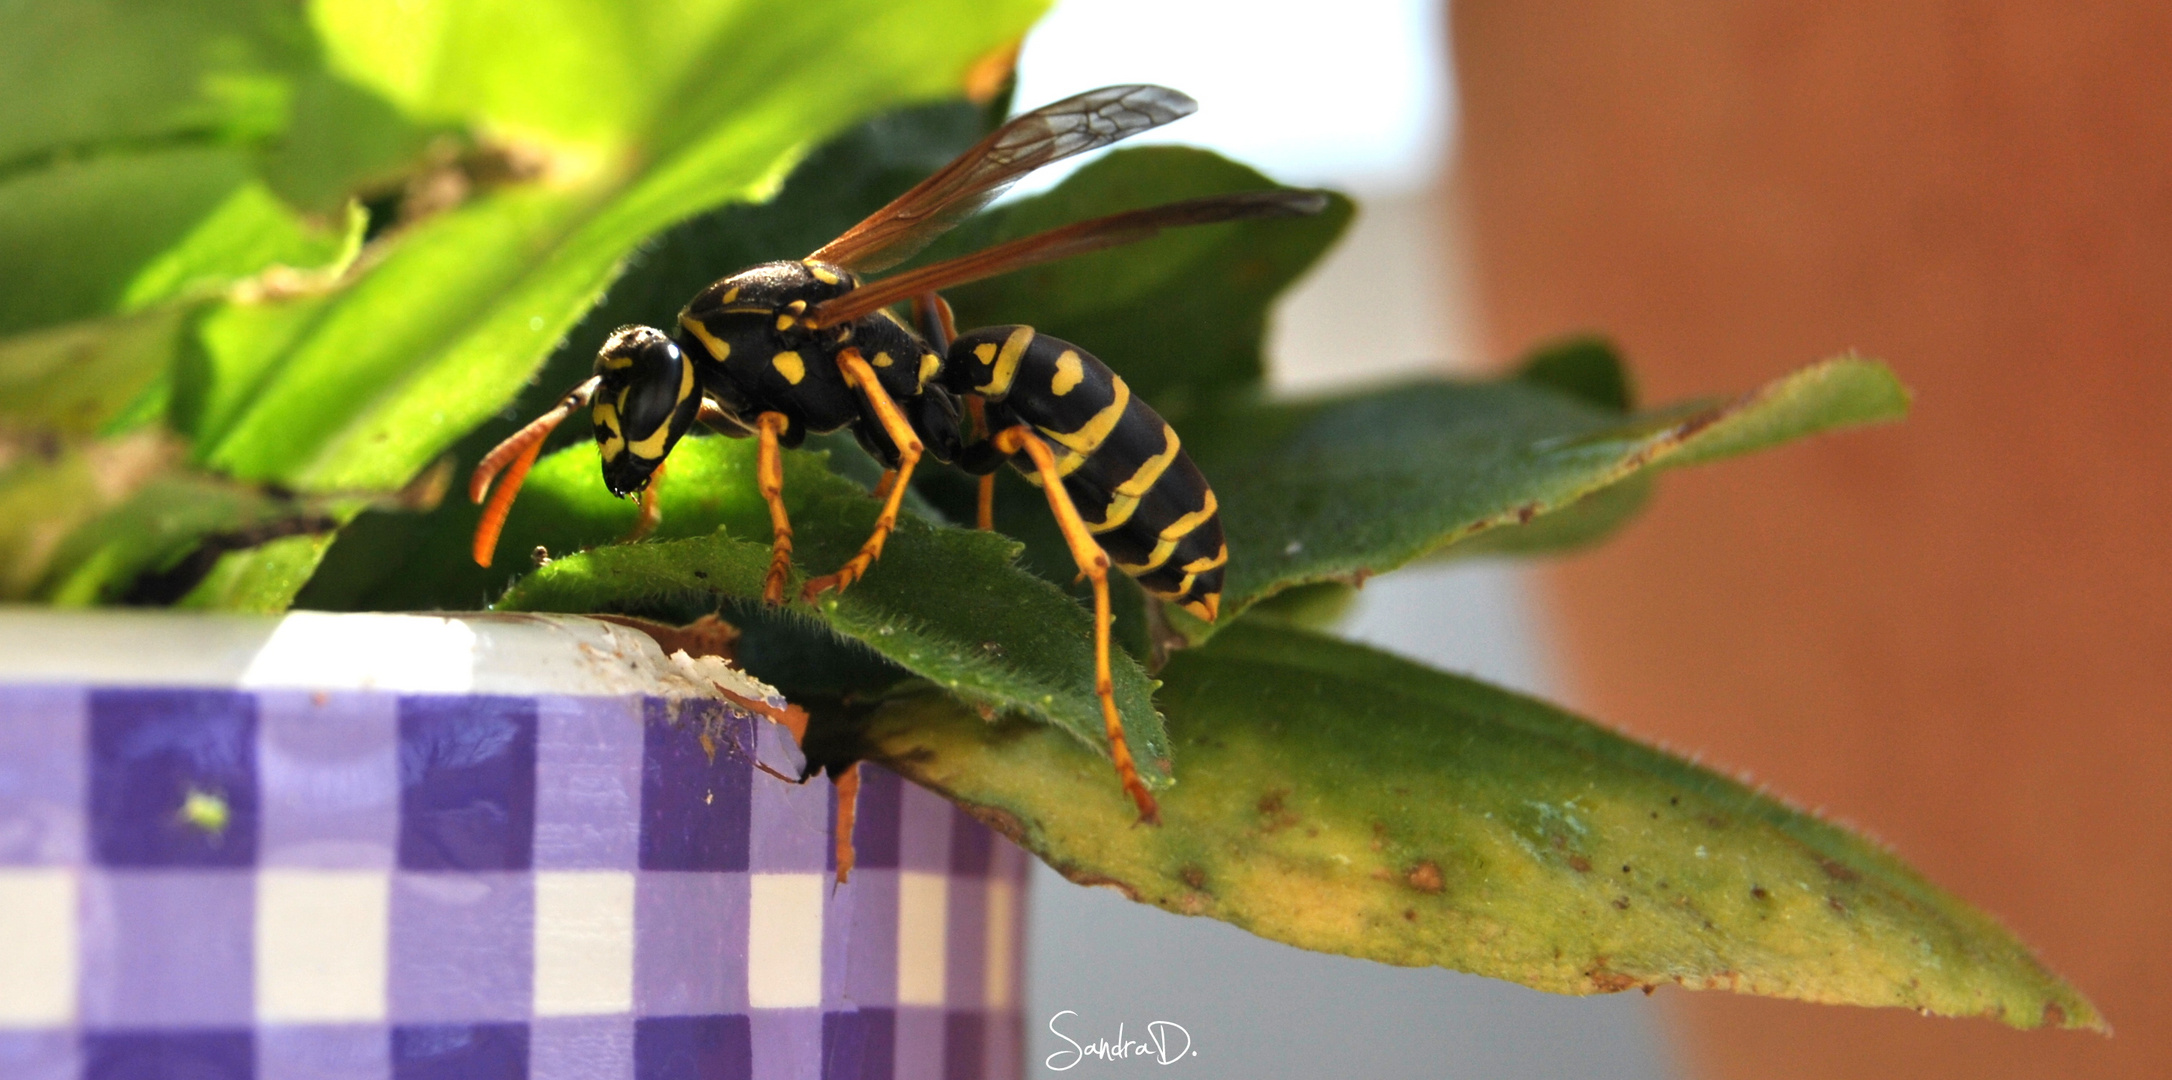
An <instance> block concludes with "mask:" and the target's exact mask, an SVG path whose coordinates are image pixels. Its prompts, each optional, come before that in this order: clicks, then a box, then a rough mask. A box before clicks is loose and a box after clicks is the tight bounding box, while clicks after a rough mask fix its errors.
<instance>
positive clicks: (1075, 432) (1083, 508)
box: [943, 326, 1229, 619]
mask: <svg viewBox="0 0 2172 1080" xmlns="http://www.w3.org/2000/svg"><path fill="white" fill-rule="evenodd" d="M943 377H944V381H945V382H946V383H947V385H949V387H950V389H951V390H952V392H954V393H963V394H979V395H981V396H983V397H985V398H987V399H988V401H989V403H990V404H991V406H994V409H993V410H992V411H993V414H994V415H995V416H996V417H1005V418H1015V420H1017V421H1019V422H1022V423H1025V424H1027V425H1028V426H1030V427H1032V428H1033V429H1034V431H1036V432H1038V433H1039V434H1040V436H1041V438H1042V439H1043V440H1044V441H1045V442H1047V443H1048V446H1049V449H1050V450H1051V451H1053V452H1054V454H1055V458H1056V467H1057V472H1058V473H1059V474H1060V475H1062V476H1063V478H1064V490H1065V491H1067V492H1069V493H1070V495H1071V501H1072V502H1073V503H1074V504H1075V505H1077V507H1078V510H1079V514H1080V515H1081V516H1082V517H1084V518H1085V519H1086V523H1087V526H1088V528H1089V529H1090V530H1091V531H1092V532H1093V533H1094V539H1095V540H1097V541H1098V542H1099V543H1100V544H1101V547H1102V549H1103V550H1104V551H1107V552H1108V554H1109V558H1110V560H1111V561H1112V562H1114V563H1115V564H1116V568H1117V569H1119V570H1122V571H1123V572H1124V573H1126V574H1129V575H1131V576H1132V577H1134V578H1137V579H1138V580H1139V583H1140V584H1141V585H1144V586H1145V587H1146V588H1147V589H1148V590H1149V591H1151V592H1153V593H1154V594H1155V595H1157V596H1160V597H1162V598H1164V599H1167V600H1171V601H1174V602H1176V603H1177V604H1179V605H1181V606H1183V607H1185V608H1188V609H1191V610H1192V611H1193V612H1194V613H1195V614H1198V615H1200V616H1201V617H1202V618H1207V619H1212V618H1213V617H1214V615H1215V612H1216V610H1217V609H1218V608H1219V606H1220V597H1221V591H1222V573H1223V566H1224V564H1225V563H1227V562H1228V561H1229V550H1228V548H1227V547H1226V546H1225V545H1224V543H1223V540H1222V522H1221V518H1220V516H1219V514H1218V512H1217V508H1216V505H1215V501H1214V489H1213V488H1211V487H1209V486H1208V485H1207V478H1206V477H1205V475H1203V474H1201V473H1200V471H1199V467H1198V466H1197V465H1194V464H1192V460H1191V456H1190V455H1188V454H1186V453H1185V452H1184V447H1183V442H1182V440H1181V439H1179V438H1178V437H1177V433H1176V429H1175V428H1172V427H1170V426H1169V424H1168V423H1167V422H1166V421H1164V420H1163V419H1162V418H1161V414H1159V413H1157V412H1155V411H1154V409H1153V406H1151V405H1148V404H1147V403H1146V402H1145V401H1143V400H1141V399H1140V398H1138V397H1135V396H1133V395H1132V393H1131V388H1130V387H1128V386H1126V385H1125V384H1124V380H1123V378H1122V377H1121V376H1119V375H1117V374H1116V373H1115V372H1114V371H1111V370H1109V367H1108V365H1106V364H1103V363H1102V362H1101V361H1100V360H1099V359H1097V358H1096V357H1095V356H1094V355H1093V354H1092V353H1089V352H1087V351H1086V350H1084V349H1081V348H1079V347H1078V346H1076V345H1073V344H1071V343H1070V342H1068V341H1064V340H1062V339H1059V338H1053V337H1049V336H1048V335H1046V334H1037V333H1035V332H1034V330H1033V329H1032V328H1031V327H1026V326H994V327H988V328H986V329H982V330H975V331H973V332H971V333H968V334H965V335H963V336H961V337H959V338H958V340H957V341H955V342H953V343H952V344H951V347H950V355H949V357H948V359H947V361H946V362H945V364H944V372H943ZM1020 471H1021V472H1022V473H1024V474H1025V475H1026V478H1027V479H1028V480H1030V481H1035V482H1038V478H1037V477H1036V476H1035V475H1034V474H1033V472H1032V471H1031V470H1027V469H1021V470H1020Z"/></svg>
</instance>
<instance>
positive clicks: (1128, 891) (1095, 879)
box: [1057, 866, 1139, 904]
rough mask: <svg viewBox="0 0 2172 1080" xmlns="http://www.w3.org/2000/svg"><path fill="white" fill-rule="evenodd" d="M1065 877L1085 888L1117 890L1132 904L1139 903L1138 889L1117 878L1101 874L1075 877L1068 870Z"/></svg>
mask: <svg viewBox="0 0 2172 1080" xmlns="http://www.w3.org/2000/svg"><path fill="white" fill-rule="evenodd" d="M1057 869H1058V870H1063V868H1062V867H1060V866H1059V867H1057ZM1063 876H1065V877H1067V878H1070V879H1071V880H1072V881H1074V882H1076V883H1078V884H1080V885H1085V886H1088V887H1097V886H1098V887H1104V888H1110V889H1115V890H1116V891H1117V892H1120V893H1123V894H1124V899H1126V900H1129V901H1131V902H1132V903H1134V904H1136V903H1138V902H1139V890H1137V889H1134V888H1132V887H1131V886H1130V885H1127V884H1125V883H1124V882H1121V881H1118V880H1116V879H1115V878H1112V877H1103V876H1102V875H1100V874H1075V875H1074V874H1072V873H1071V872H1069V871H1068V870H1064V874H1063Z"/></svg>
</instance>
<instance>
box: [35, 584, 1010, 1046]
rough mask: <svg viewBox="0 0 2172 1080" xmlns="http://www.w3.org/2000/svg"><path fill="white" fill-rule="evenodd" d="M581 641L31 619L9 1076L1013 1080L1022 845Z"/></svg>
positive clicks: (411, 629) (380, 620)
mask: <svg viewBox="0 0 2172 1080" xmlns="http://www.w3.org/2000/svg"><path fill="white" fill-rule="evenodd" d="M736 679H738V676H737V675H736V673H732V672H729V671H727V670H726V669H724V668H723V667H722V665H721V664H720V663H719V662H717V661H713V660H711V661H706V662H693V661H688V660H687V659H686V658H685V657H684V655H683V654H681V655H680V656H679V657H676V658H667V657H666V656H664V655H663V653H662V652H661V651H660V650H659V649H658V648H657V646H656V644H655V643H654V642H653V641H651V640H650V639H649V638H648V637H646V636H645V635H643V634H641V633H639V632H636V631H633V630H629V629H626V628H624V627H619V626H614V625H611V624H607V623H602V622H597V621H593V620H587V619H580V618H570V617H535V616H518V617H510V616H508V617H501V616H446V617H435V616H404V615H320V614H306V613H305V614H294V615H289V616H286V617H284V618H256V617H228V616H189V615H175V614H148V613H146V614H135V613H88V614H61V613H45V612H28V611H18V612H11V613H7V614H0V1076H6V1077H9V1078H41V1080H42V1078H47V1077H51V1078H55V1080H58V1078H64V1077H65V1078H74V1077H79V1076H80V1077H86V1078H96V1080H107V1078H128V1080H139V1078H142V1080H149V1078H166V1077H172V1078H177V1080H178V1078H183V1077H186V1078H188V1080H211V1078H227V1077H232V1078H237V1080H238V1078H252V1077H255V1078H263V1080H279V1078H290V1077H291V1078H310V1080H327V1078H340V1080H345V1078H349V1077H353V1078H364V1077H368V1078H388V1077H389V1078H399V1080H405V1078H410V1077H417V1078H419V1077H459V1078H463V1080H494V1078H500V1077H503V1078H525V1077H535V1078H538V1080H542V1078H556V1077H564V1078H568V1080H572V1078H576V1077H577V1078H580V1080H598V1078H611V1077H628V1078H639V1080H664V1078H673V1080H676V1078H682V1077H683V1078H689V1080H691V1078H696V1077H699V1078H702V1080H710V1078H716V1077H764V1078H769V1077H808V1078H814V1077H889V1076H893V1075H894V1076H947V1077H958V1076H965V1077H975V1076H995V1075H1004V1076H1014V1075H1017V1073H1018V1071H1019V1065H1018V1053H1019V1050H1018V1048H1019V1045H1020V1030H1019V1028H1020V1022H1019V1014H1018V1011H1017V987H1018V985H1019V980H1018V973H1017V965H1018V961H1019V948H1018V942H1019V927H1020V915H1021V905H1020V902H1019V899H1020V888H1021V886H1022V884H1023V881H1024V870H1025V862H1024V858H1023V856H1022V855H1021V853H1019V852H1018V851H1017V850H1016V849H1015V848H1013V847H1011V846H1010V845H1009V844H1008V843H1007V842H1005V841H1002V840H1000V839H998V838H997V837H995V836H994V835H993V834H992V833H990V832H989V831H988V830H986V829H984V828H983V827H981V826H980V825H978V824H977V823H975V822H973V821H972V820H970V819H968V818H966V817H965V816H963V815H962V814H960V813H958V812H957V811H955V810H954V809H953V808H951V807H950V805H949V804H947V803H945V802H943V801H941V800H939V799H937V798H935V797H934V796H931V795H928V794H927V793H925V792H922V791H920V790H919V789H917V788H913V787H911V786H910V785H904V784H901V783H900V782H899V781H898V780H897V778H896V777H895V776H893V775H891V774H888V773H885V772H882V771H881V770H879V769H872V768H870V769H868V770H867V772H868V776H867V779H866V783H865V790H864V792H863V794H862V797H861V802H860V825H859V828H858V829H857V833H858V851H859V866H858V868H857V869H856V870H855V871H854V872H853V874H852V879H851V881H850V882H849V883H848V884H844V885H841V886H839V885H835V884H834V874H833V863H832V859H833V856H832V851H833V842H832V830H833V828H834V822H835V817H836V810H835V798H834V794H833V790H832V788H831V786H830V785H829V783H828V782H827V781H824V780H819V779H818V780H816V781H813V782H810V783H806V784H793V783H789V782H786V781H785V780H782V779H779V778H777V777H775V776H772V775H770V774H769V773H768V772H765V771H764V770H763V769H761V768H759V767H758V766H757V762H762V763H766V764H768V765H770V766H771V767H773V768H776V769H777V770H778V771H781V772H783V773H785V774H786V775H796V772H797V765H798V755H797V749H796V747H795V746H794V745H793V744H792V740H791V736H790V735H789V734H788V733H787V732H786V731H785V730H784V729H783V728H781V727H779V726H777V725H774V724H771V723H769V722H767V721H764V720H761V719H759V718H757V717H755V716H752V715H750V714H749V713H748V712H746V711H745V710H743V709H740V708H738V707H736V706H734V705H732V704H730V703H729V700H728V699H727V697H726V696H725V695H724V694H722V693H719V691H718V685H719V682H720V681H721V682H722V683H723V684H724V686H725V688H726V689H731V690H733V691H734V692H737V693H739V694H741V695H743V696H759V695H762V694H765V693H768V691H767V688H765V687H760V686H759V684H751V683H746V682H738V681H733V680H736Z"/></svg>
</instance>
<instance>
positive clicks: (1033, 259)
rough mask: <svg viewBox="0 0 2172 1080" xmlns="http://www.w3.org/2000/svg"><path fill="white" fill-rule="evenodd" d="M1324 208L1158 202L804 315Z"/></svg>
mask: <svg viewBox="0 0 2172 1080" xmlns="http://www.w3.org/2000/svg"><path fill="white" fill-rule="evenodd" d="M1326 207H1327V196H1326V195H1324V194H1321V193H1320V192H1317V191H1240V192H1236V193H1234V194H1229V195H1210V196H1207V197H1206V198H1202V199H1186V200H1184V201H1183V202H1173V203H1165V204H1163V205H1161V206H1154V207H1148V208H1147V209H1144V210H1127V211H1125V212H1124V213H1121V214H1110V215H1109V216H1107V217H1098V218H1092V219H1089V220H1086V221H1081V222H1077V223H1075V224H1071V225H1065V226H1063V227H1062V228H1058V229H1050V230H1048V231H1047V232H1038V233H1034V234H1033V235H1032V236H1027V237H1022V238H1020V239H1017V240H1013V241H1011V242H1010V243H1007V244H997V245H996V246H994V247H992V248H987V249H985V250H982V251H976V252H974V253H973V254H971V255H961V256H959V257H957V258H955V259H945V260H943V261H942V262H939V263H930V264H928V265H926V266H922V267H918V268H916V269H913V270H908V271H906V272H905V273H902V274H898V275H896V276H894V277H887V278H884V279H882V280H881V281H877V282H875V283H873V284H870V285H862V286H860V287H859V288H857V289H854V290H852V291H851V292H848V293H846V294H844V295H843V296H839V297H836V298H834V299H831V300H825V301H823V302H822V303H820V304H817V305H815V308H814V310H813V311H811V312H809V315H810V316H811V317H812V319H813V321H814V323H815V324H816V325H818V326H833V325H836V324H837V323H841V322H847V321H850V320H852V319H857V318H859V317H860V316H862V315H866V314H869V313H871V312H874V311H876V310H877V309H880V308H885V307H888V306H890V305H891V304H894V303H897V302H898V301H900V300H908V299H911V298H913V297H915V296H919V295H921V294H923V293H930V292H935V291H937V290H939V289H947V288H950V287H951V286H954V285H963V284H965V283H966V282H968V281H978V280H980V279H982V278H987V277H994V276H996V275H997V274H1006V273H1009V272H1010V271H1013V270H1017V269H1020V268H1021V267H1027V266H1033V265H1036V264H1038V263H1045V262H1054V261H1055V260H1057V259H1067V258H1070V257H1071V256H1073V255H1083V254H1085V253H1086V252H1089V251H1099V250H1101V249H1103V248H1111V247H1116V246H1118V245H1120V244H1130V243H1135V242H1137V241H1140V240H1144V239H1146V238H1147V237H1150V236H1153V235H1154V234H1155V233H1158V232H1160V231H1162V230H1163V229H1173V228H1178V227H1181V226H1185V225H1211V224H1214V223H1216V222H1223V221H1245V220H1249V219H1252V218H1275V217H1300V216H1305V215H1310V214H1317V213H1319V212H1320V211H1321V210H1323V209H1325V208H1326Z"/></svg>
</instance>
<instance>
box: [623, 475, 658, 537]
mask: <svg viewBox="0 0 2172 1080" xmlns="http://www.w3.org/2000/svg"><path fill="white" fill-rule="evenodd" d="M665 464H666V463H665V462H662V461H659V462H657V463H656V468H655V469H653V470H651V471H650V472H649V486H647V487H645V488H642V489H641V512H640V513H639V514H636V515H634V523H633V528H631V529H628V530H626V536H625V539H623V540H620V541H619V543H622V544H631V543H633V542H635V541H637V540H640V539H643V538H645V537H647V536H648V535H649V534H650V533H652V532H655V531H656V526H657V524H658V523H660V522H662V521H663V520H664V505H663V494H662V490H663V486H664V465H665Z"/></svg>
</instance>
